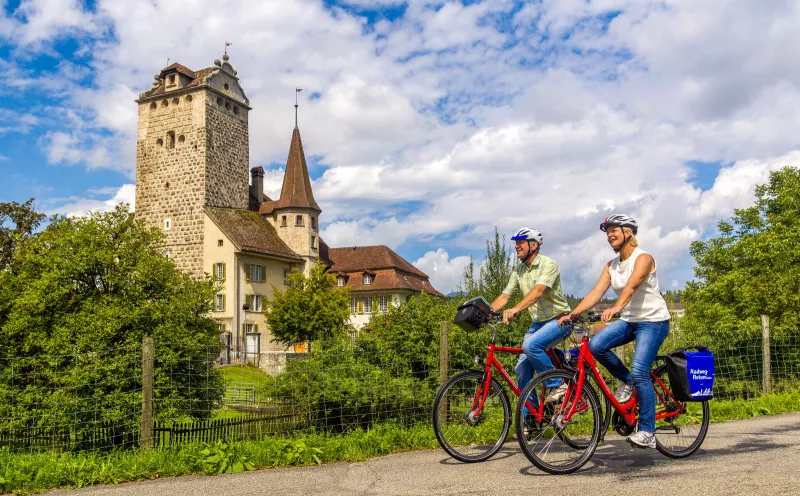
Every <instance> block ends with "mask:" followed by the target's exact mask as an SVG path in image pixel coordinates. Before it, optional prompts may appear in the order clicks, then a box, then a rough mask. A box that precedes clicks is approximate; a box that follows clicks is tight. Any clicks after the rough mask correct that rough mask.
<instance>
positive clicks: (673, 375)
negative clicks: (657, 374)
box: [666, 345, 714, 401]
mask: <svg viewBox="0 0 800 496" xmlns="http://www.w3.org/2000/svg"><path fill="white" fill-rule="evenodd" d="M690 349H695V350H697V351H688V350H690ZM666 363H667V376H669V383H670V386H671V387H672V394H673V395H674V396H675V399H676V400H678V401H705V400H710V399H712V398H713V397H714V391H713V389H714V355H713V353H711V351H709V349H708V347H706V346H703V345H699V346H687V347H686V348H682V349H680V350H677V351H673V352H672V353H667V359H666Z"/></svg>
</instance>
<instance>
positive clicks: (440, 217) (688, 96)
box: [0, 0, 800, 294]
mask: <svg viewBox="0 0 800 496" xmlns="http://www.w3.org/2000/svg"><path fill="white" fill-rule="evenodd" d="M193 5H194V6H193V8H192V9H186V8H184V7H182V6H181V4H180V3H177V2H176V3H170V2H142V1H138V0H97V1H92V2H85V1H80V0H21V1H3V0H0V6H2V13H3V16H2V18H1V19H0V78H1V79H2V80H1V81H0V171H2V172H3V173H4V174H3V177H4V180H3V181H0V199H1V200H2V201H25V200H27V199H28V198H30V197H35V198H36V199H37V204H38V207H39V208H40V209H42V210H44V211H47V212H48V213H62V214H83V213H86V212H88V211H92V210H102V209H108V208H112V207H113V205H114V204H115V203H116V202H119V201H133V193H134V190H135V145H136V104H135V103H134V100H135V98H136V97H137V95H138V94H139V93H140V92H142V91H144V90H145V89H147V88H148V87H149V85H150V82H151V81H152V75H153V74H154V73H156V72H158V71H159V70H160V69H161V68H162V67H164V66H165V65H166V63H167V59H168V58H170V61H178V62H181V63H182V64H184V65H186V66H188V67H190V68H193V69H200V68H203V67H207V66H210V65H212V61H213V60H214V59H215V58H218V57H220V56H221V52H222V49H223V47H224V43H225V42H226V41H230V42H232V43H233V45H232V46H231V47H230V48H229V54H230V56H231V63H232V64H233V65H234V67H235V68H236V69H237V70H238V71H239V76H240V82H241V84H242V87H243V88H244V90H245V92H246V93H247V95H248V97H249V98H250V100H251V105H252V107H253V110H252V111H251V113H250V158H251V165H263V166H265V168H267V169H268V173H267V177H266V180H265V184H266V187H267V189H268V193H269V194H271V195H276V194H277V191H278V190H279V188H280V181H281V178H282V169H281V168H282V167H283V164H284V162H285V160H286V154H287V152H288V146H289V140H290V137H291V129H292V126H293V123H294V108H293V104H294V96H295V95H294V88H295V87H302V88H303V89H304V91H303V92H302V93H301V94H300V129H301V132H302V133H303V142H304V145H305V151H306V154H307V158H308V161H309V166H310V173H311V177H312V180H313V184H314V192H315V196H316V197H317V200H318V201H319V202H320V204H321V205H322V207H323V214H322V217H321V227H322V229H323V232H322V235H323V238H324V239H325V240H326V241H327V242H328V243H329V244H331V245H333V246H349V245H353V244H359V245H366V244H387V245H389V246H390V247H392V248H394V249H395V250H397V251H398V252H399V253H400V254H401V255H402V256H404V257H405V258H407V259H408V260H409V261H411V262H413V263H415V264H416V265H417V266H419V267H420V268H421V269H422V270H423V271H425V272H427V273H428V274H429V275H430V276H431V280H432V282H433V284H434V285H435V286H436V287H437V288H439V289H440V290H442V291H444V292H447V291H450V290H452V289H454V288H455V285H456V284H457V283H458V281H459V280H460V276H461V273H462V271H463V267H464V264H465V263H467V262H468V260H469V258H470V257H473V258H474V260H475V262H476V263H481V260H482V257H483V254H484V251H485V240H486V239H487V238H488V237H490V236H491V234H492V232H493V230H494V228H495V226H497V227H498V229H500V231H501V232H503V233H505V234H508V233H511V232H513V231H514V230H516V229H517V228H518V227H521V226H523V225H525V226H532V227H536V228H538V229H540V230H542V231H543V232H544V233H545V240H546V241H545V246H544V247H543V252H544V253H546V254H548V255H550V256H552V257H553V258H556V260H557V261H558V262H559V264H560V265H561V267H562V273H563V279H564V285H565V287H566V289H567V291H569V292H572V293H578V294H581V293H582V292H585V291H586V290H588V289H589V288H590V287H591V285H592V284H593V282H594V280H595V279H596V276H597V274H599V270H600V267H602V264H603V263H604V262H605V261H607V260H608V259H609V258H611V256H612V255H613V253H611V252H610V251H609V250H608V248H607V246H605V242H604V239H603V238H602V235H601V234H599V231H597V224H598V223H599V220H598V219H602V218H603V217H605V215H607V214H608V213H611V212H613V211H624V212H627V213H629V214H630V215H633V216H635V217H636V218H637V219H639V221H640V224H642V226H643V228H642V231H641V234H640V238H641V239H640V241H641V242H642V245H643V246H644V247H645V248H646V249H648V250H649V251H651V252H652V253H653V254H654V255H656V258H657V260H659V264H660V276H659V277H660V279H661V285H662V287H663V288H665V289H666V288H679V287H682V286H683V284H684V283H685V281H686V280H688V279H690V278H691V277H692V274H691V267H692V260H691V257H690V256H689V254H688V247H689V245H690V243H691V242H692V241H694V240H698V239H705V238H707V237H708V236H710V235H713V233H714V226H715V225H716V223H717V222H718V220H720V219H721V218H726V217H729V216H730V215H731V214H732V212H733V209H734V208H738V207H744V206H747V205H749V204H751V203H752V201H753V197H752V188H753V185H754V184H757V183H759V182H764V181H765V180H766V178H767V176H768V174H769V171H771V170H775V169H776V168H778V167H781V166H785V165H791V164H796V163H797V162H798V161H800V160H799V159H800V155H798V154H799V153H800V152H798V150H800V143H798V141H797V139H796V137H795V133H793V132H792V130H793V129H797V128H798V120H800V117H798V116H800V90H799V89H798V88H800V68H798V67H797V66H796V64H790V63H789V61H792V60H798V56H800V48H798V47H800V35H798V33H797V30H796V29H794V27H796V26H797V25H798V21H800V12H799V11H798V9H796V8H794V7H793V6H792V5H790V4H788V3H787V4H780V3H775V4H770V5H769V6H758V5H755V4H753V3H752V2H747V1H744V0H741V1H732V2H727V3H726V7H725V8H724V9H721V8H719V6H715V4H714V2H693V1H688V0H686V1H683V0H680V1H659V2H641V1H623V0H611V1H607V2H584V1H578V0H559V1H555V0H543V1H536V2H517V1H511V0H495V1H491V2H481V1H427V0H412V1H408V2H405V1H395V0H376V1H369V0H339V1H330V0H325V1H318V0H298V1H296V2H284V1H277V0H276V1H267V2H259V3H257V4H254V3H252V2H247V1H246V0H227V1H226V2H224V3H222V2H217V1H213V0H195V3H194V4H193ZM198 33H202V36H200V35H198Z"/></svg>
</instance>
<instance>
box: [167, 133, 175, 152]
mask: <svg viewBox="0 0 800 496" xmlns="http://www.w3.org/2000/svg"><path fill="white" fill-rule="evenodd" d="M167 148H175V131H169V132H168V133H167Z"/></svg>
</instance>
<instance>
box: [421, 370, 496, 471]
mask: <svg viewBox="0 0 800 496" xmlns="http://www.w3.org/2000/svg"><path fill="white" fill-rule="evenodd" d="M485 386H486V385H485V379H484V375H483V372H477V371H468V372H461V373H459V374H456V375H454V376H453V377H451V378H450V380H448V381H447V382H446V383H444V385H443V386H442V387H441V388H440V389H439V392H438V393H437V394H436V399H435V400H434V401H433V430H434V432H435V433H436V439H437V440H438V441H439V445H441V447H442V449H444V450H445V451H446V452H447V453H448V454H449V455H450V456H452V457H453V458H455V459H456V460H460V461H462V462H467V463H471V462H482V461H484V460H487V459H489V458H490V457H491V456H492V455H494V454H495V453H497V451H498V450H500V448H501V447H502V446H503V442H505V440H506V436H508V429H509V428H510V426H511V405H510V403H509V402H508V395H507V394H506V392H505V390H504V389H503V387H502V386H501V385H500V383H499V382H497V381H496V380H494V379H492V381H491V383H490V386H489V392H488V395H487V396H486V401H485V402H484V404H483V408H482V409H481V411H480V414H478V415H476V413H475V410H476V407H477V404H476V398H480V397H481V396H482V395H483V393H484V388H485Z"/></svg>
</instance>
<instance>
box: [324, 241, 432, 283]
mask: <svg viewBox="0 0 800 496" xmlns="http://www.w3.org/2000/svg"><path fill="white" fill-rule="evenodd" d="M330 255H331V260H333V268H334V270H340V271H343V272H355V271H363V270H367V269H372V270H376V269H390V268H394V269H399V270H402V271H404V272H408V273H409V274H414V275H416V276H417V277H423V278H425V279H427V278H428V275H427V274H425V273H424V272H422V271H421V270H419V269H418V268H416V267H414V266H413V265H411V264H410V263H409V262H408V261H407V260H406V259H404V258H403V257H401V256H400V255H398V254H397V253H395V252H394V251H393V250H392V249H391V248H389V247H388V246H386V245H375V246H352V247H349V248H331V249H330Z"/></svg>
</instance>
